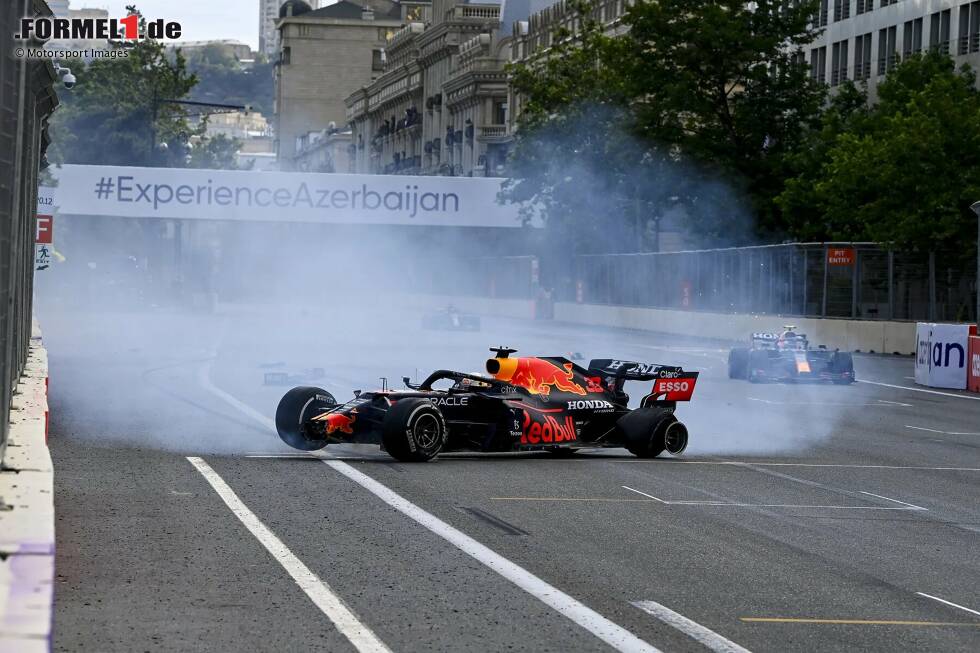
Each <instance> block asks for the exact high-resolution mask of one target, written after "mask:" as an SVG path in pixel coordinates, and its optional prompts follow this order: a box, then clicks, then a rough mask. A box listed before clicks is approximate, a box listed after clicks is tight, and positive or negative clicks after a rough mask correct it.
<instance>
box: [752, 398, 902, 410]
mask: <svg viewBox="0 0 980 653" xmlns="http://www.w3.org/2000/svg"><path fill="white" fill-rule="evenodd" d="M746 399H748V400H749V401H758V402H759V403H763V404H771V405H773V406H842V407H844V408H859V407H867V406H872V407H876V408H888V407H890V406H902V407H905V408H911V407H912V404H905V403H902V402H900V401H885V400H884V399H875V400H874V401H873V402H870V403H869V402H863V403H854V402H843V401H778V400H775V399H762V398H760V397H746Z"/></svg>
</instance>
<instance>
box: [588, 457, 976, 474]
mask: <svg viewBox="0 0 980 653" xmlns="http://www.w3.org/2000/svg"><path fill="white" fill-rule="evenodd" d="M586 460H589V458H584V457H583V458H582V461H586ZM604 462H608V463H631V464H635V463H639V464H654V465H664V464H665V463H664V461H663V460H659V461H657V460H641V459H631V458H625V459H609V460H604ZM669 464H670V465H732V466H736V467H745V466H746V465H757V466H759V467H844V468H849V469H919V470H926V471H936V472H980V467H917V466H909V465H847V464H843V463H760V462H757V461H754V460H753V461H750V462H744V461H741V460H671V461H670V463H669Z"/></svg>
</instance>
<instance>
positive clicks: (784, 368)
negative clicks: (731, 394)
mask: <svg viewBox="0 0 980 653" xmlns="http://www.w3.org/2000/svg"><path fill="white" fill-rule="evenodd" d="M794 329H795V327H792V326H787V327H784V331H783V332H782V333H778V334H777V333H753V334H752V337H751V338H750V341H749V346H748V347H734V348H733V349H732V350H731V351H730V352H729V353H728V378H730V379H747V380H748V381H750V382H752V383H763V382H766V381H832V382H833V383H837V384H842V385H843V384H848V383H854V360H853V358H852V357H851V354H850V353H848V352H844V351H835V350H829V349H827V348H826V347H824V346H820V347H818V348H817V349H811V348H810V342H809V340H807V337H806V335H804V334H802V333H796V331H795V330H794Z"/></svg>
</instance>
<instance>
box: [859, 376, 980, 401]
mask: <svg viewBox="0 0 980 653" xmlns="http://www.w3.org/2000/svg"><path fill="white" fill-rule="evenodd" d="M854 382H855V383H867V384H869V385H880V386H882V387H883V388H897V389H898V390H909V391H910V392H924V393H926V394H930V395H942V396H943V397H956V398H957V399H972V400H973V401H980V397H970V396H969V395H958V394H954V393H952V392H939V391H938V390H926V389H925V388H910V387H909V386H907V385H895V384H893V383H882V382H880V381H867V380H865V379H855V380H854Z"/></svg>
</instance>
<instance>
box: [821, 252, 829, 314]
mask: <svg viewBox="0 0 980 653" xmlns="http://www.w3.org/2000/svg"><path fill="white" fill-rule="evenodd" d="M827 258H828V256H827V246H826V245H824V248H823V297H822V300H823V304H822V306H821V308H820V317H827V275H828V274H829V272H830V268H829V265H828V263H827Z"/></svg>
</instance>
